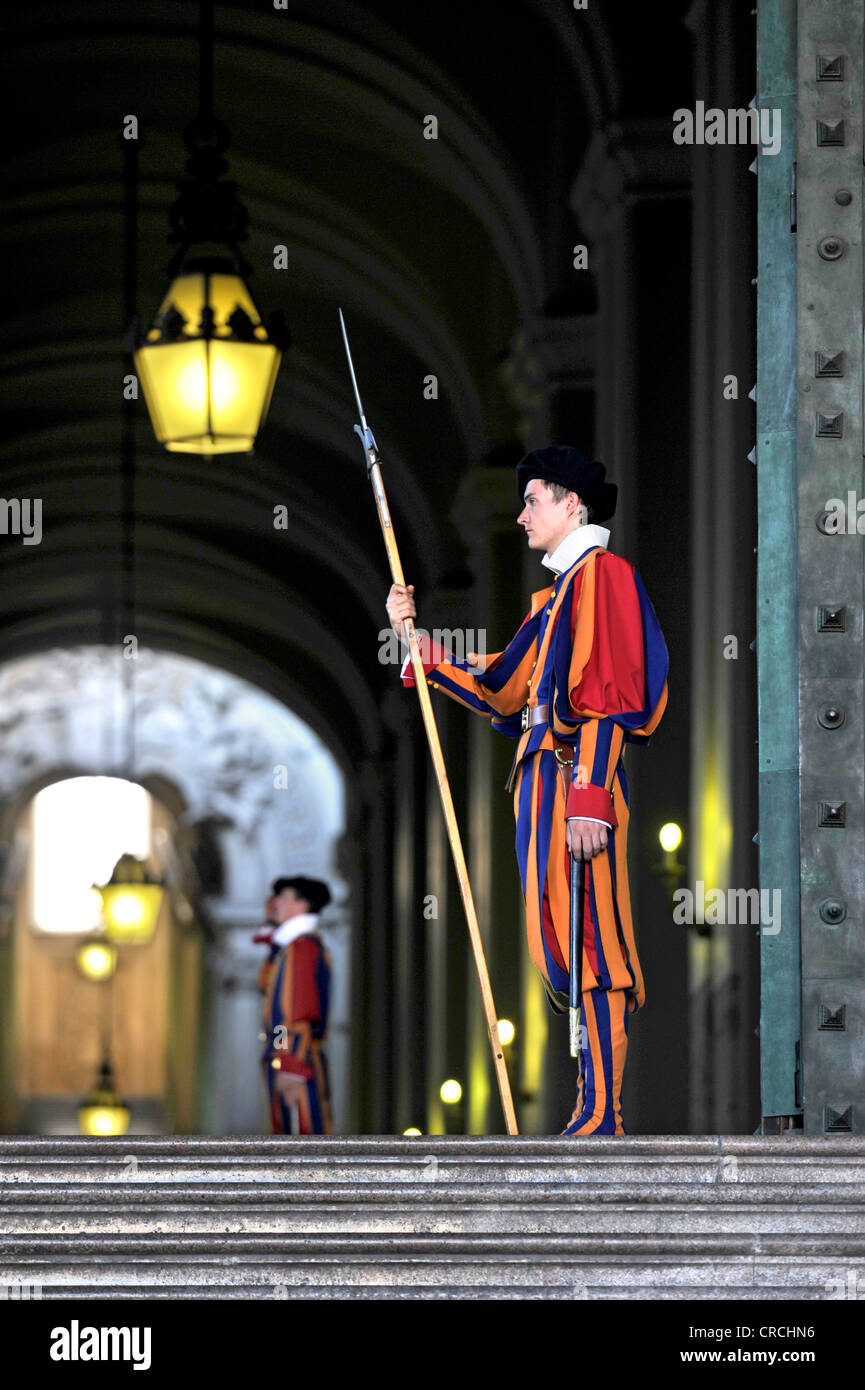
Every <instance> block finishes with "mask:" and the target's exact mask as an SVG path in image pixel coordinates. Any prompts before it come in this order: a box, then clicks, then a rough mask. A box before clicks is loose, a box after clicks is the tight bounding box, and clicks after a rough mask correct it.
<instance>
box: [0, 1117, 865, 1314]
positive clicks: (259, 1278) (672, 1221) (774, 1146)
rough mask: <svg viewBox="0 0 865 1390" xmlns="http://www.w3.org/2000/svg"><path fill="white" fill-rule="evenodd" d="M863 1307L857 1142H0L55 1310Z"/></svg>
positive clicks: (12, 1224)
mask: <svg viewBox="0 0 865 1390" xmlns="http://www.w3.org/2000/svg"><path fill="white" fill-rule="evenodd" d="M850 1271H854V1272H855V1273H856V1274H857V1277H858V1278H859V1280H860V1282H861V1286H862V1291H863V1292H865V1138H843V1139H838V1138H832V1139H829V1138H826V1139H824V1138H806V1137H804V1136H795V1137H794V1136H784V1137H779V1138H759V1137H751V1136H749V1137H743V1138H721V1139H719V1138H715V1137H711V1136H708V1137H707V1136H683V1137H676V1136H671V1137H668V1136H658V1137H647V1138H634V1139H631V1138H625V1139H611V1140H605V1139H596V1140H592V1139H584V1140H570V1141H562V1140H560V1139H546V1138H541V1139H536V1138H533V1137H527V1138H520V1139H509V1138H506V1137H501V1138H498V1137H494V1138H467V1139H451V1138H443V1137H435V1138H430V1137H425V1138H423V1139H421V1140H417V1139H414V1140H411V1139H402V1138H392V1137H388V1136H384V1137H376V1136H370V1137H364V1136H359V1137H352V1138H342V1137H339V1138H334V1139H331V1140H321V1139H310V1138H304V1139H274V1138H270V1137H266V1138H260V1137H240V1138H230V1139H224V1140H215V1139H209V1138H196V1137H172V1138H162V1137H153V1138H134V1139H130V1138H129V1137H126V1138H124V1139H119V1140H86V1139H77V1138H68V1139H67V1138H59V1139H28V1138H3V1139H0V1288H2V1287H3V1286H6V1287H7V1290H8V1291H9V1296H10V1297H15V1296H16V1293H15V1291H16V1289H17V1288H20V1291H21V1295H24V1294H25V1293H26V1286H27V1285H28V1284H30V1285H37V1286H38V1287H39V1291H40V1293H41V1296H42V1297H43V1298H46V1297H48V1298H51V1297H54V1298H57V1297H76V1298H79V1297H88V1298H106V1299H117V1298H126V1297H133V1298H143V1297H148V1298H153V1297H157V1298H169V1297H177V1298H196V1299H197V1298H213V1297H226V1298H240V1297H243V1298H256V1299H258V1298H291V1299H294V1298H306V1299H309V1298H333V1299H337V1298H339V1299H341V1298H385V1297H400V1298H492V1297H495V1298H499V1297H504V1298H533V1299H538V1298H540V1299H545V1298H568V1299H583V1298H602V1299H625V1298H631V1299H633V1298H637V1299H649V1298H651V1299H686V1298H699V1299H710V1298H745V1299H764V1298H783V1299H791V1298H792V1299H825V1298H827V1297H830V1296H835V1297H838V1296H839V1294H838V1293H837V1291H836V1292H835V1293H834V1294H833V1292H832V1291H833V1289H836V1290H837V1286H838V1284H839V1281H840V1282H841V1283H843V1281H844V1280H845V1278H847V1276H848V1274H849V1272H850Z"/></svg>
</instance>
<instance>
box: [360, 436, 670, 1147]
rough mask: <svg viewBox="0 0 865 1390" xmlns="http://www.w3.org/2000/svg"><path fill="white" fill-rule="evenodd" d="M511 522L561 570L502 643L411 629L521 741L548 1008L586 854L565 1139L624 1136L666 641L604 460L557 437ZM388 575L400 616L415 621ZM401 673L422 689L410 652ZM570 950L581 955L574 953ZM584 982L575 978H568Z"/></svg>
mask: <svg viewBox="0 0 865 1390" xmlns="http://www.w3.org/2000/svg"><path fill="white" fill-rule="evenodd" d="M517 492H518V496H519V502H520V506H521V507H522V511H521V512H520V514H519V516H518V517H517V523H518V525H520V526H522V527H523V528H524V529H525V532H526V538H527V541H528V546H529V549H530V550H534V551H537V552H538V553H539V554H540V555H541V556H542V560H541V563H542V564H543V565H544V566H545V567H546V568H547V569H548V570H550V571H551V572H552V574H553V576H554V582H553V583H552V584H549V585H547V587H546V588H543V589H540V590H539V591H538V592H537V593H535V594H533V595H532V604H531V609H530V611H529V613H528V614H527V615H526V617H525V618H524V620H523V623H522V625H521V627H520V628H519V631H518V632H517V633H516V636H515V637H514V638H513V639H512V641H511V642H510V643H509V644H508V646H507V647H506V648H505V650H504V651H503V652H499V653H497V654H496V655H494V656H492V657H489V658H486V659H485V660H484V661H483V662H481V660H480V659H479V658H478V657H477V656H475V655H473V654H469V655H468V656H467V659H466V660H464V661H457V660H454V659H453V658H452V657H451V656H450V654H449V653H447V652H446V651H444V650H442V649H436V648H435V647H434V646H431V645H430V644H429V640H428V639H425V638H423V637H421V634H420V631H419V633H418V636H419V638H420V640H421V643H422V650H423V655H424V672H425V674H426V676H427V682H428V684H429V685H430V686H432V687H433V688H435V689H437V690H441V691H443V692H444V693H445V694H446V695H449V696H451V698H452V699H455V700H458V701H459V702H460V703H461V704H464V705H466V706H467V707H468V708H469V709H470V710H473V711H474V712H475V713H476V714H481V715H485V716H487V717H489V719H490V721H491V723H492V726H493V728H494V729H496V730H498V731H499V732H500V733H503V734H505V735H507V736H508V737H510V738H514V739H516V740H517V745H516V753H515V756H514V762H513V767H512V769H511V775H510V779H509V782H508V790H509V791H512V792H513V799H514V812H515V816H516V847H517V859H518V862H519V869H520V876H521V880H522V888H523V894H524V898H525V906H526V924H527V928H528V941H529V950H530V952H531V956H532V960H533V961H534V963H535V965H536V966H537V968H538V971H539V972H540V975H541V978H542V980H543V982H544V985H545V987H546V990H547V994H548V997H549V999H550V1003H551V1004H552V1007H553V1008H554V1009H555V1010H556V1011H557V1012H564V1010H565V1009H566V1008H567V1006H568V987H569V948H570V934H571V912H570V906H571V905H570V875H569V856H571V855H572V856H573V858H574V860H577V861H583V862H584V864H585V871H584V890H583V891H584V897H583V903H582V922H583V935H582V975H581V982H582V990H581V998H582V1019H583V1027H582V1028H581V1029H580V1041H579V1053H580V1080H579V1084H578V1088H577V1101H576V1106H575V1108H574V1111H573V1113H572V1115H571V1118H570V1120H569V1122H568V1124H567V1126H566V1128H565V1129H564V1131H563V1133H564V1134H565V1135H589V1134H598V1135H612V1134H624V1133H625V1132H626V1131H625V1127H624V1124H623V1122H622V1111H621V1090H622V1077H623V1073H624V1067H625V1057H626V1054H627V1048H628V1024H629V1018H630V1015H631V1014H633V1013H634V1012H635V1011H636V1010H637V1009H638V1008H639V1007H640V1006H641V1005H642V1004H643V1002H644V1000H645V988H644V984H643V973H642V970H641V968H640V961H639V957H638V954H637V945H636V940H635V937H634V927H633V922H632V920H631V906H630V897H629V893H628V868H627V857H626V855H627V835H628V783H627V778H626V776H625V766H624V753H625V745H626V744H628V743H648V741H649V738H650V736H651V734H652V733H653V732H654V730H655V729H656V728H657V726H658V723H659V722H660V719H661V716H662V714H663V712H664V708H665V706H666V703H667V667H668V658H667V648H666V645H665V643H664V639H663V636H662V635H661V629H660V627H659V625H658V620H657V618H656V616H655V610H654V609H653V607H652V604H651V602H650V600H649V597H648V595H647V593H646V590H645V589H644V587H643V583H642V580H641V579H640V576H639V574H638V573H637V571H636V570H635V569H634V566H633V565H631V564H629V563H628V561H627V560H625V559H623V558H622V557H621V556H619V555H614V554H612V553H611V552H610V551H609V550H608V549H607V543H608V541H609V538H610V532H609V530H607V529H606V528H605V527H603V526H601V525H600V524H599V523H600V522H603V521H608V520H609V519H610V517H612V515H613V513H614V511H615V507H616V495H617V488H616V486H615V484H614V483H609V482H607V481H606V469H605V468H604V465H603V464H601V463H595V462H590V461H589V460H588V459H586V458H585V457H584V456H583V455H582V454H581V453H580V452H579V450H578V449H574V448H570V447H566V446H553V447H550V448H547V449H537V450H535V451H534V452H532V453H530V454H527V455H526V457H525V458H524V459H523V460H522V462H521V463H520V464H519V465H518V467H517ZM413 594H414V585H411V584H410V585H407V586H402V585H399V584H394V585H393V586H392V588H391V590H390V593H389V595H388V600H387V611H388V616H389V618H390V620H391V623H392V625H393V627H394V629H395V630H396V632H398V633H399V634H400V636H402V637H403V640H405V634H404V631H403V630H402V626H401V625H402V623H403V621H404V619H405V618H408V617H411V618H414V617H415V604H414V597H413ZM402 678H403V683H404V684H405V685H413V684H414V677H413V674H412V671H411V667H410V665H409V663H408V662H406V663H405V665H404V666H403V672H402ZM574 959H575V960H577V959H578V957H577V956H576V955H575V957H574ZM575 990H576V985H575Z"/></svg>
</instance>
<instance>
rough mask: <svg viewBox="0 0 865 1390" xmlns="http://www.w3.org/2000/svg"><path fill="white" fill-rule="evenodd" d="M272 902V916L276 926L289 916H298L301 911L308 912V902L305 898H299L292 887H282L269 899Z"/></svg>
mask: <svg viewBox="0 0 865 1390" xmlns="http://www.w3.org/2000/svg"><path fill="white" fill-rule="evenodd" d="M271 902H272V903H273V916H274V919H275V921H276V923H277V925H278V926H280V927H281V926H282V924H283V922H287V921H288V919H289V918H290V917H299V916H300V914H301V913H302V912H309V903H308V902H307V901H306V898H299V897H298V896H297V890H296V889H294V888H283V890H282V892H281V893H278V894H277V895H276V896H275V897H274V898H272V899H271Z"/></svg>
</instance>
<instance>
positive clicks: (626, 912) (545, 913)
mask: <svg viewBox="0 0 865 1390" xmlns="http://www.w3.org/2000/svg"><path fill="white" fill-rule="evenodd" d="M610 756H611V759H617V757H618V755H617V752H616V750H611V754H610ZM613 765H614V768H615V773H614V776H613V778H612V785H613V787H614V790H615V794H616V812H617V816H618V821H619V824H618V826H617V827H616V829H615V830H614V831H612V832H611V833H609V835H608V846H607V849H605V850H602V851H601V853H600V854H598V855H595V856H594V858H592V859H590V860H588V861H587V863H586V873H585V898H584V903H583V962H582V983H583V996H582V999H583V1014H582V1022H583V1038H582V1044H581V1062H582V1078H581V1082H580V1086H579V1088H578V1093H577V1104H576V1107H575V1109H574V1112H573V1114H572V1116H571V1119H570V1121H569V1123H568V1126H567V1128H566V1129H565V1130H564V1131H563V1132H564V1133H565V1134H568V1135H578V1134H599V1135H600V1134H624V1133H625V1128H624V1125H623V1124H622V1115H621V1087H622V1075H623V1073H624V1069H625V1058H626V1056H627V1050H628V1018H629V1015H630V1014H631V1013H633V1012H634V1011H635V1009H636V1008H637V1007H638V1005H639V1004H641V1003H642V1001H643V998H644V997H645V996H644V987H643V977H642V972H641V970H640V964H639V959H638V957H637V952H636V943H635V940H634V932H633V924H632V921H631V909H630V898H629V894H628V879H627V859H626V854H627V833H628V802H627V783H626V781H625V778H624V767H623V765H622V764H621V763H618V762H617V761H616V762H614V764H613ZM598 780H599V781H600V778H598ZM514 812H515V816H516V848H517V862H518V864H519V869H520V877H521V882H522V888H523V896H524V898H525V904H526V926H527V931H528V944H529V951H530V954H531V957H532V960H533V961H534V963H535V965H536V966H537V968H538V971H539V973H540V975H541V978H542V980H543V982H544V986H545V988H546V991H547V994H548V996H549V998H550V1002H551V1004H552V1006H553V1008H554V1009H556V1010H557V1011H562V1010H564V1009H566V1008H567V1004H568V964H569V937H570V873H569V855H568V849H567V844H566V840H565V784H564V781H563V778H562V776H561V774H560V772H559V767H558V764H557V762H556V758H555V754H554V753H553V752H552V751H549V750H547V749H541V750H540V751H538V752H537V753H535V754H534V756H533V757H530V758H526V759H525V760H524V761H523V762H522V763H521V764H520V767H519V769H518V771H517V774H516V779H515V782H514Z"/></svg>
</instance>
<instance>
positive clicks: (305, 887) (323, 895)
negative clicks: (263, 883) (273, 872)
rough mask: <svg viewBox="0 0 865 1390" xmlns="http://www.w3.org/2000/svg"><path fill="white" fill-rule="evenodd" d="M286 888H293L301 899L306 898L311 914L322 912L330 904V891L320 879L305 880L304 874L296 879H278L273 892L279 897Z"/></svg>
mask: <svg viewBox="0 0 865 1390" xmlns="http://www.w3.org/2000/svg"><path fill="white" fill-rule="evenodd" d="M286 888H293V889H294V891H295V893H296V894H297V896H298V897H299V898H304V899H305V900H306V902H308V903H309V910H310V912H321V910H322V908H324V907H327V905H328V903H329V902H330V889H329V888H328V886H327V884H326V883H322V881H321V879H320V878H304V877H303V875H302V874H301V875H299V876H298V877H296V878H277V879H274V883H273V888H272V889H271V892H272V893H273V895H274V897H279V894H280V893H282V892H283V891H284V890H285V889H286Z"/></svg>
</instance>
